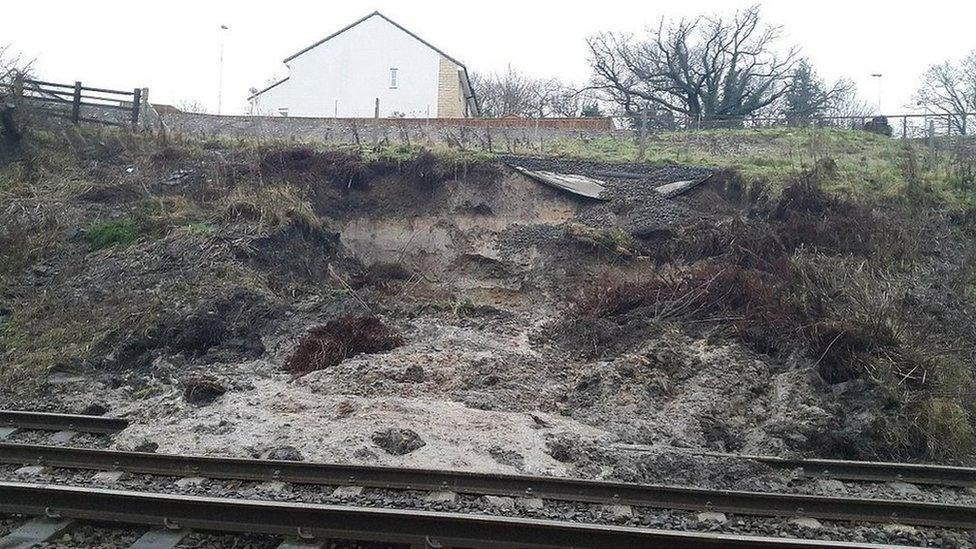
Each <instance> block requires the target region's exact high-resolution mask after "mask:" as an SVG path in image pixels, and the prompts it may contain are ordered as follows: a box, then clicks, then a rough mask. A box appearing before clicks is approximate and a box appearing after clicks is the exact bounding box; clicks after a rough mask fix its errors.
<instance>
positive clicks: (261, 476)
mask: <svg viewBox="0 0 976 549" xmlns="http://www.w3.org/2000/svg"><path fill="white" fill-rule="evenodd" d="M0 463H8V464H22V465H42V466H45V467H57V468H67V469H83V470H92V471H113V470H115V471H125V472H129V473H141V474H150V475H160V476H175V477H181V476H182V477H205V478H214V479H232V480H248V481H257V482H267V481H279V482H290V483H296V484H312V485H329V486H336V485H339V486H359V487H367V488H383V489H392V490H420V491H430V492H443V491H449V492H454V493H462V494H478V495H494V496H508V497H531V498H541V499H549V500H560V501H576V502H583V503H597V504H608V505H630V506H636V507H650V508H656V509H678V510H686V511H713V512H722V513H732V514H737V515H751V516H768V517H809V518H815V519H825V520H838V521H857V522H876V523H891V522H898V523H901V524H911V525H918V526H933V527H941V528H964V529H976V508H974V507H972V506H967V505H956V504H945V503H931V502H917V501H902V500H892V499H873V498H852V497H832V496H818V495H804V494H782V493H769V492H748V491H733V490H710V489H704V488H686V487H675V486H657V485H645V484H627V483H621V482H607V481H592V480H581V479H572V478H558V477H533V476H517V475H497V474H484V473H472V472H462V471H440V470H425V469H411V468H395V467H372V466H357V465H341V464H324V463H306V462H295V461H273V460H252V459H239V458H222V457H208V456H183V455H169V454H153V453H143V452H119V451H111V450H98V449H88V448H68V447H59V446H39V445H26V444H11V443H0Z"/></svg>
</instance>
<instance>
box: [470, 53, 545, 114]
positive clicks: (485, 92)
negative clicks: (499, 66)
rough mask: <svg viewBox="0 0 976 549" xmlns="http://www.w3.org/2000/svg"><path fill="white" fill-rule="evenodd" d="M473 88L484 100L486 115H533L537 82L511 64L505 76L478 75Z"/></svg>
mask: <svg viewBox="0 0 976 549" xmlns="http://www.w3.org/2000/svg"><path fill="white" fill-rule="evenodd" d="M471 85H472V86H473V87H474V90H475V94H476V95H477V96H478V98H479V100H480V101H481V113H482V116H486V117H489V118H493V117H501V116H512V115H515V116H531V115H533V114H535V113H534V110H535V106H534V97H533V96H534V95H535V92H534V90H533V88H534V87H535V86H536V82H535V81H533V79H532V78H530V77H528V76H526V75H525V74H523V73H521V72H519V71H517V70H515V69H513V68H512V67H511V65H509V67H508V70H506V71H505V72H504V73H491V74H484V73H474V75H472V78H471Z"/></svg>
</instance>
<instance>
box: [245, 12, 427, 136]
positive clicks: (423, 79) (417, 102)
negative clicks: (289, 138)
mask: <svg viewBox="0 0 976 549" xmlns="http://www.w3.org/2000/svg"><path fill="white" fill-rule="evenodd" d="M439 63H440V54H438V53H437V52H436V51H434V50H433V49H431V48H430V47H428V46H426V45H425V44H423V43H422V42H420V41H418V40H417V39H415V38H413V37H412V36H410V35H409V34H407V33H405V32H403V31H402V30H400V29H399V28H397V27H396V26H394V25H392V24H390V23H389V22H388V21H387V20H385V19H383V18H382V17H379V16H373V17H370V18H369V19H366V20H365V21H363V22H362V23H360V24H358V25H356V26H355V27H352V28H351V29H349V30H347V31H345V32H343V33H341V34H339V35H338V36H335V37H333V38H331V39H330V40H328V41H326V42H324V43H322V44H320V45H318V46H316V47H314V48H312V49H311V50H309V51H307V52H305V53H303V54H301V55H299V56H298V57H296V58H294V59H292V60H291V61H290V62H289V73H290V74H289V78H288V80H287V81H285V82H283V83H281V84H279V85H277V86H275V87H274V88H271V89H270V90H268V91H266V92H264V93H262V94H261V95H259V96H258V98H257V99H256V102H255V108H254V109H253V113H254V114H263V115H277V114H279V112H280V111H279V109H281V108H287V109H288V111H287V112H288V116H316V117H331V116H338V117H372V116H373V114H374V107H375V103H376V98H377V97H378V98H379V99H380V116H381V117H388V116H391V115H393V114H394V113H402V114H404V115H406V116H408V117H411V118H423V117H427V116H430V117H436V116H437V79H438V69H439ZM391 68H396V69H397V87H396V88H395V89H391V88H390V69H391Z"/></svg>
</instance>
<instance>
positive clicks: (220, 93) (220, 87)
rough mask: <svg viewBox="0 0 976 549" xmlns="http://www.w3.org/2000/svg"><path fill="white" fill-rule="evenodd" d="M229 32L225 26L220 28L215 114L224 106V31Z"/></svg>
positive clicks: (228, 28)
mask: <svg viewBox="0 0 976 549" xmlns="http://www.w3.org/2000/svg"><path fill="white" fill-rule="evenodd" d="M228 30H230V27H228V26H227V25H221V26H220V70H219V74H220V76H219V77H218V78H219V80H218V82H217V114H220V112H221V110H222V108H223V104H224V31H228Z"/></svg>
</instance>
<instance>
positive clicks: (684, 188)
mask: <svg viewBox="0 0 976 549" xmlns="http://www.w3.org/2000/svg"><path fill="white" fill-rule="evenodd" d="M707 179H708V177H702V178H699V179H688V180H686V181H675V182H674V183H668V184H666V185H661V186H660V187H655V188H654V190H655V191H656V192H657V193H658V194H659V195H661V196H663V197H664V198H674V197H675V196H680V195H682V194H685V193H686V192H688V191H690V190H691V189H694V188H695V187H697V186H698V185H701V184H702V183H703V182H704V181H705V180H707Z"/></svg>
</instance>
